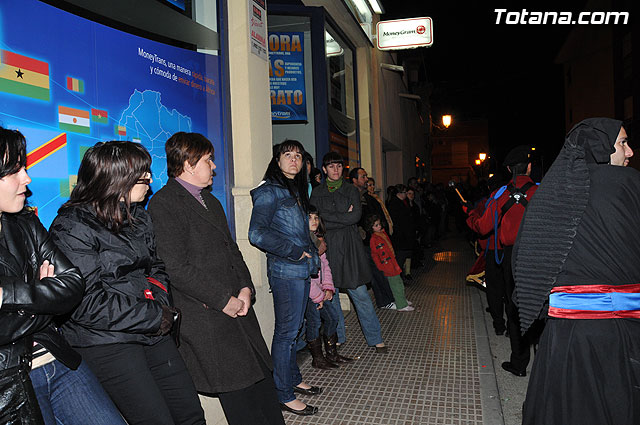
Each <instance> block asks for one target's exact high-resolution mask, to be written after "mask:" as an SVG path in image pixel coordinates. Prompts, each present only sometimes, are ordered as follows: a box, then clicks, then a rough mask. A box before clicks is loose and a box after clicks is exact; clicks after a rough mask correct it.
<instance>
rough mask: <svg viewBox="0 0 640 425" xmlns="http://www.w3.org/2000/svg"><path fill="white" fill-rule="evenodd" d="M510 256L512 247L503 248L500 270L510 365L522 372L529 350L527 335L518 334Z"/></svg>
mask: <svg viewBox="0 0 640 425" xmlns="http://www.w3.org/2000/svg"><path fill="white" fill-rule="evenodd" d="M512 254H513V246H505V247H504V260H503V261H502V264H501V266H502V267H501V268H500V269H501V270H502V273H503V278H504V282H505V290H506V296H507V329H508V330H509V341H510V342H511V364H512V365H513V367H515V368H516V369H517V370H519V371H523V372H524V371H525V370H526V369H527V365H528V364H529V359H530V357H531V350H530V348H529V346H530V342H529V335H528V334H525V335H522V334H521V333H520V316H519V315H518V307H517V306H516V303H515V301H514V299H513V291H514V289H515V281H514V280H513V272H512V269H511V257H512Z"/></svg>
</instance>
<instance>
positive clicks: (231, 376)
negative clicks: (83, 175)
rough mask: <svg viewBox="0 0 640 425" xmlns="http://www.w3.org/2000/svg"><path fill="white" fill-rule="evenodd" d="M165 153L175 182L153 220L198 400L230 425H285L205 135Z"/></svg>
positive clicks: (152, 206)
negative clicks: (215, 404) (215, 188)
mask: <svg viewBox="0 0 640 425" xmlns="http://www.w3.org/2000/svg"><path fill="white" fill-rule="evenodd" d="M165 152H166V154H167V173H168V174H169V177H170V179H169V181H168V182H167V184H166V185H165V186H164V187H163V188H162V189H160V190H159V191H158V193H156V194H155V195H154V196H153V198H151V201H150V202H149V213H150V214H151V217H152V218H153V225H154V228H155V232H156V237H157V239H158V253H159V254H160V256H161V257H162V259H163V260H164V261H165V263H166V267H167V273H168V274H169V276H170V277H171V284H172V285H171V286H172V295H173V300H174V303H175V305H176V307H178V308H180V310H181V311H182V313H183V315H184V318H183V320H182V326H181V328H182V329H181V332H180V337H181V344H180V353H181V354H182V356H183V357H184V360H185V363H186V364H187V368H188V369H189V371H190V372H191V375H192V376H193V382H194V384H195V386H196V389H197V390H198V392H200V393H204V394H206V395H216V396H217V397H218V398H219V400H220V404H221V405H222V409H223V410H224V413H225V416H226V418H227V422H228V423H229V425H245V424H247V425H248V424H251V425H284V419H283V417H282V412H281V411H280V405H279V404H278V398H277V396H276V389H275V384H274V382H273V377H272V372H271V371H272V369H273V364H272V361H271V356H270V355H269V350H268V349H267V345H266V344H265V342H264V339H263V337H262V332H261V331H260V325H259V323H258V319H257V317H256V313H255V310H254V308H253V303H254V302H255V288H254V285H253V282H252V280H251V275H250V274H249V269H248V268H247V265H246V264H245V262H244V259H243V258H242V253H241V252H240V249H239V248H238V245H237V244H236V242H235V241H234V240H233V237H232V235H231V232H230V231H229V226H228V224H227V217H226V215H225V213H224V210H223V209H222V205H221V204H220V201H218V199H217V198H216V197H215V196H213V194H211V184H212V183H213V177H214V175H215V172H214V170H215V168H216V166H215V164H214V162H213V161H214V150H213V145H212V144H211V142H210V141H209V140H208V139H207V138H206V137H204V136H203V135H202V134H198V133H185V132H179V133H176V134H174V135H173V136H171V137H170V138H169V140H167V143H166V144H165ZM247 405H251V406H252V408H251V409H247Z"/></svg>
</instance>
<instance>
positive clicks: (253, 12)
mask: <svg viewBox="0 0 640 425" xmlns="http://www.w3.org/2000/svg"><path fill="white" fill-rule="evenodd" d="M248 1H249V29H250V34H249V39H250V40H251V53H253V54H254V55H256V56H259V57H260V58H261V59H264V60H267V22H266V21H267V5H266V3H265V0H248Z"/></svg>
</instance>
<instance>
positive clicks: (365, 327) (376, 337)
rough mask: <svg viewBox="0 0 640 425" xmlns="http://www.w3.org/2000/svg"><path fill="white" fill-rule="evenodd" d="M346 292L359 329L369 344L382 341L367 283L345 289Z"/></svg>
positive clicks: (378, 322) (372, 344)
mask: <svg viewBox="0 0 640 425" xmlns="http://www.w3.org/2000/svg"><path fill="white" fill-rule="evenodd" d="M347 293H348V294H349V297H350V298H351V301H352V302H353V306H354V307H355V308H356V313H357V314H358V321H360V329H362V333H363V334H364V338H365V339H366V340H367V344H368V345H369V346H374V345H376V344H381V343H382V333H381V331H380V321H379V320H378V316H377V315H376V311H375V309H374V308H373V303H372V302H371V297H370V296H369V291H367V285H360V286H358V287H357V288H356V289H347Z"/></svg>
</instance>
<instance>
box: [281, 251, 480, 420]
mask: <svg viewBox="0 0 640 425" xmlns="http://www.w3.org/2000/svg"><path fill="white" fill-rule="evenodd" d="M464 248H465V247H464V246H463V245H462V243H461V241H460V239H446V240H443V241H441V243H440V248H439V249H438V250H437V251H438V252H435V253H434V252H430V253H429V252H427V255H432V260H431V264H430V265H427V267H426V268H427V269H428V272H424V271H423V270H424V269H425V268H422V269H419V270H418V271H417V272H416V273H415V275H414V279H415V280H414V281H413V282H414V283H413V284H412V285H411V286H409V287H407V298H408V299H410V300H411V301H413V303H414V306H416V307H417V308H416V311H414V312H410V313H400V312H397V311H390V310H377V312H378V317H379V318H380V322H381V324H382V334H383V337H384V340H385V343H386V345H388V346H389V352H388V354H377V353H376V352H375V350H374V348H371V347H368V346H367V345H366V342H365V340H364V337H363V336H362V332H361V330H360V326H359V324H358V321H357V318H356V315H355V314H349V315H348V316H347V318H346V326H347V343H346V344H345V345H343V346H342V347H341V348H340V352H341V354H343V355H346V356H351V357H359V359H358V360H357V361H355V362H353V363H351V364H349V365H347V366H343V367H341V368H340V369H336V370H331V371H324V370H318V369H313V368H312V367H311V359H310V358H308V359H307V360H305V361H304V363H303V364H302V366H301V371H302V376H303V377H304V380H305V382H307V383H309V384H311V385H319V386H321V387H323V388H324V392H323V394H321V395H319V396H313V397H309V396H302V397H301V400H303V401H304V402H306V403H309V404H312V405H315V406H317V407H318V408H319V413H318V414H316V415H314V416H311V417H300V416H296V415H293V414H291V413H284V415H285V421H286V423H287V425H297V424H305V425H311V424H313V425H356V424H358V425H369V424H371V425H374V424H375V425H417V424H477V425H479V424H482V423H483V422H482V407H481V398H480V378H479V374H478V362H477V354H476V340H475V334H474V323H473V315H472V309H471V291H472V289H469V288H468V287H466V285H465V283H464V277H465V275H466V271H467V270H469V268H470V267H471V265H472V264H473V258H472V254H471V252H470V250H468V249H466V250H465V249H464Z"/></svg>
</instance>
